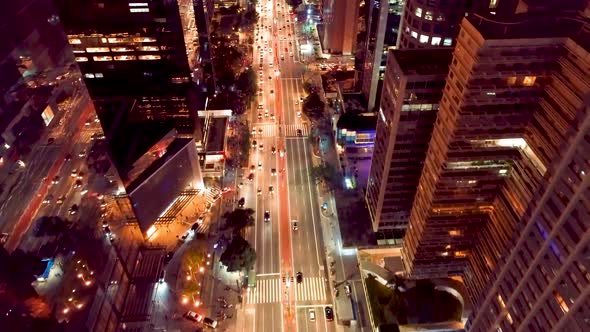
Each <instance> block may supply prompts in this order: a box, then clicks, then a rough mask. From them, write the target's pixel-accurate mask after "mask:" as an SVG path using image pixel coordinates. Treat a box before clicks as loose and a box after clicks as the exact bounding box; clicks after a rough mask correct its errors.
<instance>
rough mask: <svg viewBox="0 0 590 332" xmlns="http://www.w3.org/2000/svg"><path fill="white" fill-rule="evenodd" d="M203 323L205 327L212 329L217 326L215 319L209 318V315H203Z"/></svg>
mask: <svg viewBox="0 0 590 332" xmlns="http://www.w3.org/2000/svg"><path fill="white" fill-rule="evenodd" d="M203 324H204V325H205V326H207V327H210V328H212V329H214V328H216V327H217V321H216V320H215V319H213V318H209V317H205V318H204V319H203Z"/></svg>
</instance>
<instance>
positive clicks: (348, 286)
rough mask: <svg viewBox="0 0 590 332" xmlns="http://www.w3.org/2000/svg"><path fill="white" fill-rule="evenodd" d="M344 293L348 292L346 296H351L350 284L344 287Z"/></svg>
mask: <svg viewBox="0 0 590 332" xmlns="http://www.w3.org/2000/svg"><path fill="white" fill-rule="evenodd" d="M344 291H345V292H346V296H350V292H351V290H350V285H348V284H347V285H345V286H344Z"/></svg>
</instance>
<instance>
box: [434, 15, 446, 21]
mask: <svg viewBox="0 0 590 332" xmlns="http://www.w3.org/2000/svg"><path fill="white" fill-rule="evenodd" d="M436 20H437V21H439V22H442V21H444V20H445V17H444V15H438V16H437V17H436Z"/></svg>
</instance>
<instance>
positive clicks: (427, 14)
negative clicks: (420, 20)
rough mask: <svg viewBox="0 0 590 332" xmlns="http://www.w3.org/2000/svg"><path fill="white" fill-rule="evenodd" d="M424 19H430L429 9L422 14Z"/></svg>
mask: <svg viewBox="0 0 590 332" xmlns="http://www.w3.org/2000/svg"><path fill="white" fill-rule="evenodd" d="M424 19H425V20H429V21H432V12H431V11H430V10H427V11H426V14H424Z"/></svg>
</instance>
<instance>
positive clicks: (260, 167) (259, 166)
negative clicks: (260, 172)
mask: <svg viewBox="0 0 590 332" xmlns="http://www.w3.org/2000/svg"><path fill="white" fill-rule="evenodd" d="M258 169H262V161H259V162H258Z"/></svg>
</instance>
